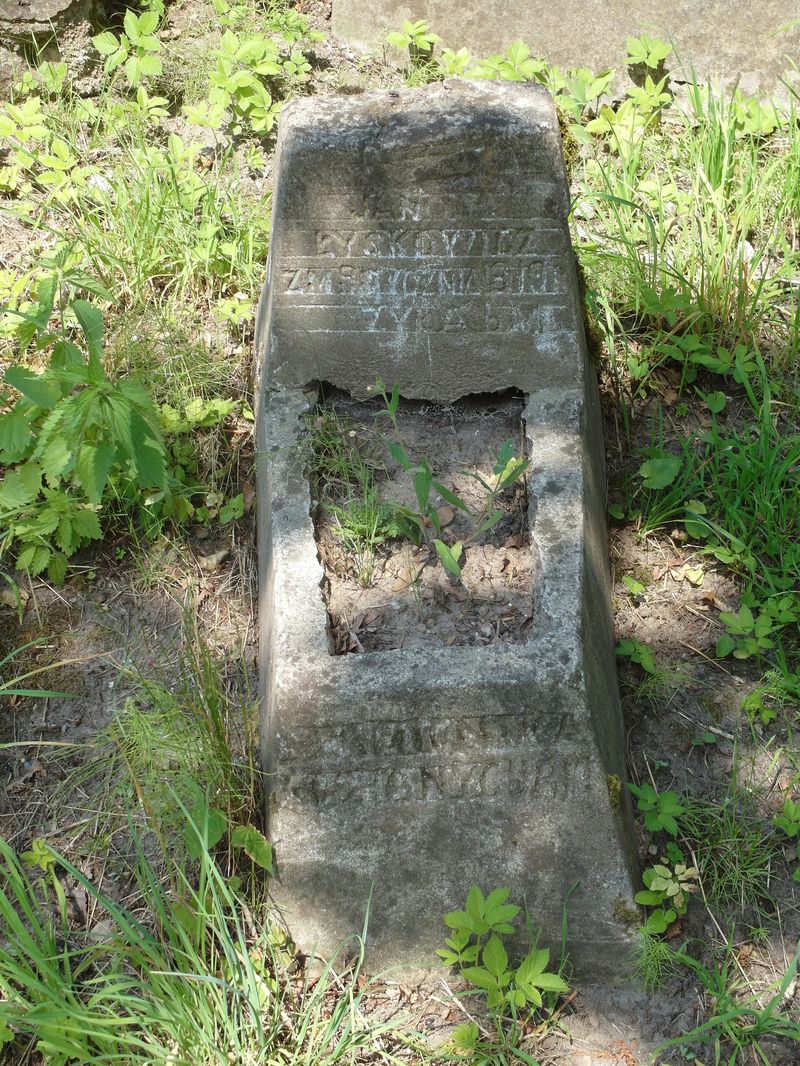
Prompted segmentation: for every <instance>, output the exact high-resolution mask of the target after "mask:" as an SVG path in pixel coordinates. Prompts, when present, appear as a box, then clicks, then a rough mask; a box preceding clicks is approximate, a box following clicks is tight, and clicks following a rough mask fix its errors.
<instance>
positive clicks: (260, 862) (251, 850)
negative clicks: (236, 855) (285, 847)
mask: <svg viewBox="0 0 800 1066" xmlns="http://www.w3.org/2000/svg"><path fill="white" fill-rule="evenodd" d="M231 844H233V846H234V847H235V848H242V849H243V850H244V851H245V852H246V854H247V855H248V857H249V858H251V859H252V860H253V862H254V863H255V864H256V865H257V866H260V867H261V868H262V870H266V871H267V873H272V845H271V844H270V842H269V841H268V840H267V838H266V837H265V836H264V835H263V834H262V833H259V831H258V830H257V829H256V828H255V827H254V826H252V825H237V826H236V828H235V829H234V831H233V833H232V834H231Z"/></svg>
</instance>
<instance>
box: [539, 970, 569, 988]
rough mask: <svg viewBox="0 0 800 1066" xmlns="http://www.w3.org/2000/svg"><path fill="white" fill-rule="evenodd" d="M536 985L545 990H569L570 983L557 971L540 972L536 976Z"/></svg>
mask: <svg viewBox="0 0 800 1066" xmlns="http://www.w3.org/2000/svg"><path fill="white" fill-rule="evenodd" d="M536 986H537V988H543V989H544V990H545V992H569V985H568V984H567V982H566V981H565V980H564V978H563V977H559V975H558V974H557V973H540V974H539V976H538V977H537V978H536Z"/></svg>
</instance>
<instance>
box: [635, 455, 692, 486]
mask: <svg viewBox="0 0 800 1066" xmlns="http://www.w3.org/2000/svg"><path fill="white" fill-rule="evenodd" d="M681 463H682V460H681V458H680V456H678V455H663V456H661V458H659V459H648V460H647V462H645V463H642V465H641V466H640V467H639V474H640V476H641V478H642V483H643V485H644V487H645V488H646V489H663V488H666V486H667V485H671V484H672V482H673V481H674V480H675V478H676V477H677V475H678V471H679V470H680V468H681Z"/></svg>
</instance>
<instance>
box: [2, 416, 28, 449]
mask: <svg viewBox="0 0 800 1066" xmlns="http://www.w3.org/2000/svg"><path fill="white" fill-rule="evenodd" d="M30 441H31V427H30V426H29V424H28V420H27V419H26V418H25V415H24V413H23V412H22V411H19V410H17V409H16V408H15V409H14V410H13V411H10V412H9V413H8V414H6V415H0V456H2V458H3V459H4V460H5V461H6V462H16V461H17V460H18V459H21V458H22V456H23V455H24V453H25V451H26V449H27V448H28V445H29V444H30Z"/></svg>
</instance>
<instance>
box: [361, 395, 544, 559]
mask: <svg viewBox="0 0 800 1066" xmlns="http://www.w3.org/2000/svg"><path fill="white" fill-rule="evenodd" d="M370 391H371V392H374V393H376V394H377V395H378V396H380V398H381V399H382V400H383V403H384V407H383V410H381V411H378V413H377V415H376V418H381V417H383V418H388V419H389V421H390V423H391V426H392V432H393V434H394V436H393V438H391V437H386V438H384V440H385V444H386V447H387V449H388V451H389V454H390V455H391V457H392V459H393V460H394V461H395V463H397V465H398V466H399V467H400V468H401V469H402V470H404V471H405V472H406V473H407V474H408V475H409V477H410V478H411V482H412V485H413V487H414V495H415V498H416V501H417V509H416V511H413V510H408V509H404V508H400V507H399V506H398V507H397V512H398V516H399V522H400V525H401V528H402V529H403V531H404V533H405V535H406V536H408V538H409V539H410V540H413V541H414V543H416V544H430V545H431V546H432V547H433V549H434V550H435V552H436V555H437V557H438V558H439V560H440V561H441V563H442V566H444V568H445V570H447V572H448V573H449V574H452V576H453V577H455V578H456V579H460V577H461V565H460V562H459V560H460V559H461V556H462V553H463V550H464V549H465V548H466V547H468V546H469V545H470V544H472V543H473V542H474V541H475V540H477V538H478V537H480V536H482V535H483V534H484V533H487V532H488V531H489V530H490V529H492V528H493V527H494V526H495V525H497V523H498V522H499V521H500V519H501V518H502V517H503V510H502V508H500V507H498V503H499V501H500V498H501V497H502V495H503V493H504V492H506V491H507V490H508V489H510V488H511V487H512V486H514V485H516V484H517V482H519V481H520V480H521V479H522V478H523V476H524V475H525V471H526V470H527V469H528V467H529V466H530V461H529V460H527V459H521V458H519V457H517V456H516V455H514V442H513V440H507V441H505V442H504V443H503V444H502V445H501V447H500V448H499V449H498V450H496V451H495V456H494V458H495V462H494V465H493V467H492V476H491V478H490V479H488V480H487V479H486V478H485V477H483V476H482V475H481V474H479V473H478V472H477V471H469V476H470V477H472V478H473V479H474V480H475V481H477V482H478V484H479V485H480V486H481V488H482V489H483V492H484V502H483V506H482V507H481V509H480V510H479V511H472V510H471V509H470V507H469V506H468V505H467V503H466V502H465V501H464V500H463V499H462V497H461V496H459V495H458V494H457V493H455V492H453V490H452V489H449V488H448V487H447V486H446V485H443V484H442V483H441V481H437V480H436V478H434V476H433V471H432V469H431V465H430V462H429V461H428V459H427V458H426V457H425V456H421V457H420V458H419V459H418V460H417V461H416V462H414V461H413V460H412V458H411V457H410V455H409V453H408V449H407V447H406V445H405V443H404V442H403V439H402V435H401V432H400V426H399V424H398V420H397V409H398V406H399V403H400V386H399V385H398V384H397V383H396V382H395V384H394V385H393V386H392V391H391V394H389V393H388V392H387V390H386V386H385V385H384V383H383V382H382V381H381V380H380V379H378V380H377V381H376V382H375V385H374V386H372V387H371V389H370ZM433 493H436V494H438V496H439V498H440V499H441V500H444V501H445V503H447V504H449V505H450V506H451V507H453V508H454V509H455V510H458V511H461V512H462V513H463V514H464V515H466V517H467V518H468V519H469V522H470V524H471V525H472V530H471V531H470V533H469V535H468V536H467V537H466V538H465V539H464V540H463V541H457V542H456V543H454V544H446V543H445V542H444V541H443V540H442V539H441V536H442V522H441V519H440V516H439V504H438V503H437V502H436V501H435V498H434V497H433ZM434 534H435V535H434Z"/></svg>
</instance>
